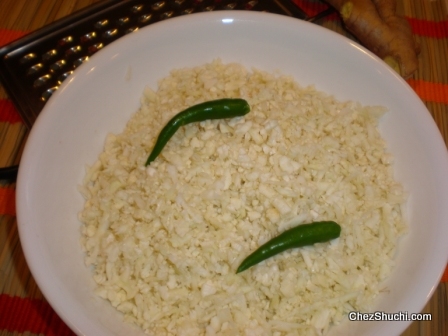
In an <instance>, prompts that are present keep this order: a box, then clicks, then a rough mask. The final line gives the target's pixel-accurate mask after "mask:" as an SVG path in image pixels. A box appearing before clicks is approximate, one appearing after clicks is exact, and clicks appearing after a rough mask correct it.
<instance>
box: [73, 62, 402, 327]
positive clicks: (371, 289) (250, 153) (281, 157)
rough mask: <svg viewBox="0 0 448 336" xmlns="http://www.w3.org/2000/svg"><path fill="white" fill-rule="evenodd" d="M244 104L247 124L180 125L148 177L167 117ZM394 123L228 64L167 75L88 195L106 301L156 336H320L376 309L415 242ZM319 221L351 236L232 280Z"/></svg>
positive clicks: (93, 250)
mask: <svg viewBox="0 0 448 336" xmlns="http://www.w3.org/2000/svg"><path fill="white" fill-rule="evenodd" d="M236 97H238V98H239V97H241V98H244V99H246V100H247V101H248V102H249V104H250V106H251V112H250V113H249V114H247V115H246V116H245V117H239V118H234V119H224V120H214V121H205V122H200V123H193V124H189V125H186V126H183V127H182V128H181V129H179V130H178V132H177V133H176V134H175V135H174V137H173V138H171V140H170V141H169V142H168V144H167V145H166V147H165V148H164V149H163V150H162V153H161V155H160V156H159V157H158V158H157V159H156V160H155V161H154V162H153V163H151V165H150V166H148V167H145V165H144V163H145V161H146V159H147V157H148V155H149V153H150V151H151V149H152V146H153V145H154V143H155V139H156V138H157V136H158V134H159V132H160V130H161V129H162V127H163V126H165V124H166V123H167V121H168V120H169V119H170V118H171V117H173V116H174V115H175V114H177V113H178V112H180V111H182V110H183V109H185V108H187V107H190V106H192V105H195V104H197V103H200V102H204V101H209V100H213V99H218V98H236ZM384 112H385V109H384V108H382V107H366V106H361V105H360V104H359V103H356V102H351V101H349V102H339V101H337V100H336V99H335V98H334V97H332V96H329V95H327V94H325V93H322V92H318V91H316V90H315V89H314V88H313V87H306V88H303V87H300V86H299V85H298V84H297V83H296V82H295V81H294V80H293V79H292V78H290V77H287V76H284V75H280V74H270V73H266V72H263V71H260V70H256V69H253V70H250V71H249V70H247V69H245V68H244V67H243V66H242V65H239V64H223V63H222V62H221V61H220V60H215V61H213V62H211V63H209V64H205V65H203V66H198V67H195V68H188V69H179V70H174V71H172V73H171V74H170V75H169V76H167V77H166V78H164V79H163V80H161V81H160V83H159V87H158V89H157V91H153V90H151V89H149V88H147V89H146V90H145V92H144V95H143V97H142V100H141V108H140V110H139V111H138V112H136V113H135V114H134V115H133V116H132V118H131V119H130V121H129V122H128V124H127V126H126V128H125V129H124V131H123V133H121V134H110V135H109V136H108V137H107V139H106V143H105V147H104V151H103V153H101V155H100V156H99V159H98V161H97V162H96V163H95V164H93V165H92V166H91V167H89V168H88V169H87V173H86V176H85V179H84V182H83V185H82V186H81V187H80V190H81V192H82V193H83V195H84V197H85V198H86V203H85V207H84V209H83V210H82V212H81V213H80V216H79V218H80V220H81V221H82V223H83V225H82V238H81V243H82V246H83V249H84V251H85V253H86V257H85V261H86V264H87V265H88V266H91V267H92V269H93V277H94V280H95V281H96V283H97V293H98V295H100V296H101V297H103V298H104V299H107V300H109V301H110V302H111V304H112V305H113V306H114V307H116V308H117V309H118V310H119V311H121V312H123V314H124V316H125V319H126V320H127V321H130V322H133V323H135V324H137V325H139V326H140V327H141V328H142V329H143V330H145V332H146V333H147V334H149V335H157V336H159V335H194V336H198V335H207V336H212V335H229V336H230V335H231V336H235V335H247V336H251V335H257V336H259V335H273V336H281V335H298V334H300V335H322V334H325V333H326V332H327V331H328V330H329V328H332V327H333V326H334V325H337V324H338V323H339V322H340V321H341V320H343V319H344V317H345V315H346V314H347V313H348V312H349V311H352V310H357V311H358V310H359V311H368V310H369V307H370V306H371V304H372V302H374V300H375V297H376V296H377V295H378V293H379V292H380V291H381V290H382V289H383V288H382V286H381V282H382V280H384V279H385V278H387V276H388V275H389V274H390V272H391V269H392V268H393V266H394V261H393V259H394V254H395V252H396V248H397V243H398V238H399V237H400V236H401V235H402V234H404V233H405V231H406V225H405V222H404V220H403V205H404V204H405V201H406V195H405V193H404V191H403V188H402V186H401V185H400V184H399V183H398V182H396V181H395V180H394V177H393V169H392V168H393V167H392V157H391V155H390V154H388V152H387V150H386V146H385V142H384V141H383V140H382V138H381V136H380V133H379V132H378V130H377V125H378V120H379V118H380V116H381V115H382V114H383V113H384ZM321 220H333V221H336V222H337V223H339V224H340V225H341V227H342V232H341V237H340V238H338V239H336V240H333V241H331V242H329V243H322V244H316V245H314V246H309V247H304V248H300V249H293V250H289V251H287V252H284V253H281V254H279V255H277V256H275V257H273V258H270V259H268V260H266V261H264V262H262V263H260V264H258V265H256V266H254V267H252V268H250V269H249V270H247V271H244V272H242V273H240V274H235V271H236V269H237V267H238V265H239V263H240V262H241V261H242V260H243V259H244V258H245V257H246V256H247V255H249V254H250V253H251V252H253V251H254V250H255V249H256V248H257V247H258V246H260V245H261V244H262V243H264V242H266V241H267V240H269V239H270V238H272V237H274V236H276V235H278V234H279V233H281V232H282V231H284V230H286V229H288V228H290V227H292V226H296V225H298V224H303V223H308V222H312V221H321Z"/></svg>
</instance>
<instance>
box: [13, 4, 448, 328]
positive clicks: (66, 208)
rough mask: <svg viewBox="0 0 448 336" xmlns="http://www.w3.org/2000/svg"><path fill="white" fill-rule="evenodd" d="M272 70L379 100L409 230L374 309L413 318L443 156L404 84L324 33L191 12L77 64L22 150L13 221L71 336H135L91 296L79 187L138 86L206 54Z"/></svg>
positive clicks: (238, 15) (440, 239)
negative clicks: (82, 244) (403, 193)
mask: <svg viewBox="0 0 448 336" xmlns="http://www.w3.org/2000/svg"><path fill="white" fill-rule="evenodd" d="M217 57H219V58H221V59H222V60H223V61H224V62H228V61H236V62H240V63H242V64H244V65H246V66H247V67H249V68H250V67H257V68H260V69H264V70H268V71H271V70H276V69H280V70H281V72H282V73H284V74H290V75H292V76H294V77H295V78H296V79H297V81H298V82H300V83H301V84H303V85H307V84H314V85H315V86H316V87H317V89H319V90H323V91H325V92H327V93H331V94H334V95H335V96H336V98H338V99H339V100H345V99H350V100H357V101H360V102H361V103H363V104H374V105H384V106H387V107H388V108H389V109H390V112H389V113H388V114H387V115H386V116H385V117H384V118H383V119H382V121H381V125H380V129H381V132H382V134H383V136H384V138H385V139H386V140H387V144H388V147H389V149H390V151H391V152H392V153H393V155H394V156H395V158H396V165H395V168H396V177H397V179H399V180H400V181H402V182H403V183H404V185H405V188H406V189H407V190H408V191H410V194H411V196H410V200H409V213H408V216H409V225H410V230H409V234H408V235H407V236H406V238H404V239H403V240H402V241H401V243H400V246H399V252H398V255H397V259H396V260H397V266H396V268H395V269H394V270H393V273H392V275H391V277H390V279H389V280H388V284H387V285H388V287H389V288H390V292H388V293H383V294H381V296H380V297H379V298H378V302H377V305H376V307H375V310H378V311H386V312H390V313H395V312H400V311H407V312H409V313H419V312H420V311H421V309H422V308H423V307H424V305H425V303H426V302H427V301H428V299H429V298H430V297H431V295H432V294H433V292H434V289H435V288H436V286H437V284H438V281H439V280H440V277H441V274H442V271H443V269H444V267H445V265H446V263H447V257H448V244H447V242H446V239H447V237H448V206H447V204H448V176H447V172H448V156H447V150H446V147H445V144H444V142H443V140H442V137H441V136H440V133H439V131H438V129H437V127H436V125H435V123H434V122H433V120H432V118H431V116H430V114H429V112H428V111H427V109H426V108H425V106H424V105H423V103H422V102H421V101H420V100H419V98H418V97H417V96H416V95H415V93H414V92H413V91H412V90H411V88H410V87H409V86H408V85H407V84H406V82H405V81H403V80H402V79H401V78H400V77H399V76H397V75H396V74H395V73H394V72H393V71H392V70H390V69H389V68H388V67H387V66H386V65H384V63H383V62H382V61H381V60H379V59H378V58H376V57H375V56H373V55H372V54H371V53H370V52H369V51H367V50H365V49H364V48H362V47H360V46H359V45H357V44H355V43H353V42H352V41H350V40H348V39H346V38H344V37H342V36H340V35H338V34H336V33H333V32H331V31H329V30H327V29H325V28H321V27H319V26H316V25H314V24H310V23H306V22H303V21H300V20H297V19H293V18H288V17H284V16H280V15H274V14H266V13H253V12H235V11H232V12H213V13H207V14H193V15H188V16H184V17H180V18H175V19H170V20H167V21H164V22H161V23H156V24H154V25H151V26H149V27H147V28H144V29H141V30H140V31H138V32H136V33H133V34H131V35H129V36H126V37H124V38H122V39H120V40H118V41H117V42H114V43H113V44H111V45H110V46H108V47H107V48H105V49H104V50H102V51H100V52H98V53H97V54H95V55H94V56H93V57H92V58H91V60H90V61H89V62H87V63H85V64H83V65H82V66H81V67H79V68H78V69H77V70H76V71H75V74H74V75H73V76H72V77H70V78H69V79H68V80H66V81H65V82H64V84H63V85H62V87H61V88H60V89H59V90H58V91H57V92H56V93H55V94H54V96H53V97H52V98H51V99H50V100H49V102H48V103H47V105H46V106H45V108H44V110H43V111H42V113H41V114H40V116H39V118H38V120H37V122H36V123H35V125H34V127H33V129H32V131H31V134H30V136H29V139H28V143H27V145H26V148H25V151H24V153H23V157H22V162H21V165H20V171H19V177H18V183H17V219H18V223H19V233H20V238H21V242H22V245H23V250H24V253H25V256H26V259H27V261H28V264H29V267H30V269H31V272H32V274H33V276H34V278H35V279H36V282H37V284H38V285H39V287H40V289H41V290H42V292H43V293H44V295H45V297H46V298H47V299H48V301H49V302H50V304H51V305H52V306H53V308H54V309H55V310H56V312H57V313H58V314H59V315H60V316H61V318H62V319H63V320H64V321H65V322H66V323H67V324H68V325H69V327H70V328H72V329H73V330H74V331H75V332H76V333H77V334H79V335H94V336H101V335H112V334H117V335H139V334H140V333H141V331H139V330H137V329H136V328H134V327H132V326H130V325H128V324H126V323H124V322H122V319H121V317H120V315H119V313H117V312H116V311H115V310H114V309H113V308H112V307H111V306H110V305H109V303H107V302H105V301H103V300H101V299H99V298H98V297H97V296H96V295H95V294H94V293H93V288H94V284H93V280H92V278H91V274H90V273H89V270H88V269H87V268H86V267H85V266H84V262H83V254H82V252H81V248H80V244H79V237H80V231H79V230H80V222H78V219H77V213H78V212H79V211H80V210H81V209H82V207H83V199H82V197H81V195H80V194H79V193H78V191H77V185H78V184H79V183H80V181H81V180H82V177H83V175H84V167H85V165H86V164H92V163H93V162H94V161H95V160H96V158H97V156H98V154H99V153H100V152H101V150H102V146H103V143H104V140H105V137H106V134H107V133H109V132H117V133H118V132H121V131H122V129H123V128H124V126H125V123H126V122H127V120H128V119H129V118H130V115H131V114H132V113H133V112H135V111H136V110H137V108H138V107H139V99H140V96H141V95H142V91H143V88H144V87H145V86H146V85H150V86H152V87H154V88H155V87H156V84H157V80H158V79H159V78H162V77H165V76H166V75H167V74H168V72H169V71H170V70H171V69H173V68H179V67H184V66H195V65H201V64H203V63H205V62H209V61H211V60H213V59H214V58H217ZM409 323H410V322H349V323H347V324H346V325H342V326H339V327H337V328H334V329H333V334H341V335H350V334H353V335H398V334H400V333H401V332H402V331H403V330H404V329H405V328H406V327H407V326H408V325H409Z"/></svg>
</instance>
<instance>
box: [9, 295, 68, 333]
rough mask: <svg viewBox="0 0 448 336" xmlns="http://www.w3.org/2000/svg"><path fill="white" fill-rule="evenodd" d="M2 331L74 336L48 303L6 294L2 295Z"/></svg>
mask: <svg viewBox="0 0 448 336" xmlns="http://www.w3.org/2000/svg"><path fill="white" fill-rule="evenodd" d="M0 330H7V331H10V332H19V333H23V332H30V333H33V334H44V335H45V336H73V335H74V333H73V332H72V331H71V330H70V329H69V328H68V327H67V326H66V325H65V323H64V322H63V321H62V320H61V319H60V317H59V316H58V315H57V314H56V313H55V312H54V310H53V308H51V306H50V305H49V304H48V303H47V302H46V301H43V300H36V299H23V298H20V297H17V296H14V297H12V296H9V295H6V294H0Z"/></svg>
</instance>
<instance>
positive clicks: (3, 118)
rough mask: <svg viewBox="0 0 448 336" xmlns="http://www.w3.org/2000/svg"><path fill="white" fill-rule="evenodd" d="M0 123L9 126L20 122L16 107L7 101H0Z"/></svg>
mask: <svg viewBox="0 0 448 336" xmlns="http://www.w3.org/2000/svg"><path fill="white" fill-rule="evenodd" d="M0 122H7V123H11V124H14V123H18V122H22V119H21V118H20V115H19V113H18V112H17V109H16V107H15V106H14V104H13V103H12V102H11V101H10V100H9V99H0Z"/></svg>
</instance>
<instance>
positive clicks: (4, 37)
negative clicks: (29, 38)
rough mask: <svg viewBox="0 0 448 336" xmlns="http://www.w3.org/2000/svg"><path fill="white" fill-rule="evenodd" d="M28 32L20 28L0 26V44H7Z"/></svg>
mask: <svg viewBox="0 0 448 336" xmlns="http://www.w3.org/2000/svg"><path fill="white" fill-rule="evenodd" d="M27 33H28V32H26V31H20V30H11V29H1V28H0V46H3V45H5V44H8V43H10V42H12V41H14V40H17V39H18V38H20V37H22V36H24V35H26V34H27Z"/></svg>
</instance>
